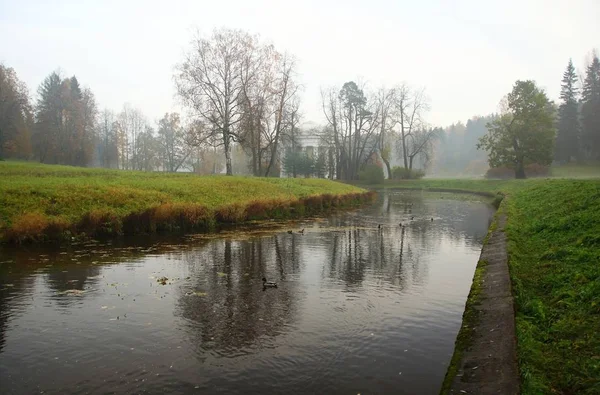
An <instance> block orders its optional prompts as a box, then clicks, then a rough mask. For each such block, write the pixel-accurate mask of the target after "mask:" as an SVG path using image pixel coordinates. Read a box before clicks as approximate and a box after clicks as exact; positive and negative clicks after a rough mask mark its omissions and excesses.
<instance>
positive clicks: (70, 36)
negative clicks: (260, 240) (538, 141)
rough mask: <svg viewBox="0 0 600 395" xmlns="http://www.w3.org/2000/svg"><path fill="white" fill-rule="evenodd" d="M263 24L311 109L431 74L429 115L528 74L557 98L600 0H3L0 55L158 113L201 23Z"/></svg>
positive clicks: (314, 114) (117, 104)
mask: <svg viewBox="0 0 600 395" xmlns="http://www.w3.org/2000/svg"><path fill="white" fill-rule="evenodd" d="M215 27H229V28H238V29H242V30H245V31H248V32H249V33H253V34H259V35H260V36H261V38H262V39H264V40H266V41H269V42H272V43H273V44H274V45H275V46H276V48H277V49H279V50H280V51H282V52H283V51H289V52H290V53H292V54H293V55H295V56H296V57H297V59H298V61H299V62H298V72H299V75H300V81H301V83H302V84H303V85H304V91H303V93H302V112H303V113H304V121H313V122H316V123H322V122H323V117H322V113H321V109H320V93H319V92H320V87H322V86H324V87H325V86H330V85H337V86H341V85H342V84H343V83H344V82H346V81H349V80H358V79H361V80H364V81H367V82H368V83H369V86H371V87H372V88H374V89H375V88H377V87H379V86H381V85H385V86H388V87H389V86H392V85H394V84H397V83H401V82H403V81H405V82H407V83H409V84H411V85H414V86H418V87H425V89H426V91H427V93H428V95H429V97H430V100H431V102H430V103H431V111H430V112H429V114H428V116H427V121H428V122H429V123H431V124H433V125H440V126H445V125H448V124H450V123H453V122H456V121H459V120H461V121H463V122H464V121H466V120H467V119H468V118H470V117H471V116H473V115H484V114H488V113H490V112H494V111H496V110H497V108H498V102H499V101H500V99H501V98H502V96H503V95H504V94H506V93H508V92H509V91H510V89H511V87H512V84H513V83H514V81H515V80H517V79H534V80H536V82H537V83H538V84H539V85H540V86H541V87H543V88H544V89H546V91H547V92H548V94H549V96H550V98H551V99H554V100H556V99H557V98H558V92H559V90H560V79H561V77H562V73H563V71H564V69H565V67H566V65H567V62H568V60H569V58H570V57H572V58H573V61H574V62H575V66H576V68H577V69H579V70H583V68H584V64H583V62H584V61H585V60H586V59H588V58H589V53H590V52H591V50H592V49H593V48H597V49H598V48H600V0H571V1H567V0H561V1H559V0H501V1H491V0H458V1H450V0H448V1H444V0H420V1H417V0H413V1H399V0H398V1H391V0H369V1H364V0H363V1H356V0H342V1H327V0H320V1H314V0H298V1H293V2H288V1H283V0H220V1H219V0H213V1H198V0H196V1H179V0H169V1H154V0H152V1H151V0H131V1H128V0H121V1H113V0H95V1H91V0H70V1H51V0H0V62H2V63H4V64H5V65H6V66H9V67H13V68H14V69H15V70H16V72H17V74H18V76H19V78H20V79H21V80H23V81H25V82H26V83H27V85H28V87H29V90H30V93H31V96H32V98H36V97H37V94H36V90H37V87H38V85H39V84H40V83H41V82H42V80H43V79H44V78H45V77H46V76H47V75H48V74H49V73H50V72H52V71H53V70H57V69H60V70H61V72H62V74H63V76H71V75H73V74H75V75H76V76H77V78H78V79H79V81H80V83H81V84H82V85H84V86H88V87H90V88H91V89H92V91H93V92H94V94H95V95H96V100H97V102H98V105H99V108H100V109H103V108H105V107H106V108H109V109H112V110H115V111H119V110H120V109H121V108H122V106H123V104H124V103H126V102H127V103H130V104H131V105H133V106H134V107H137V108H139V109H141V110H142V111H143V112H144V113H145V114H146V116H147V117H148V119H149V120H150V121H151V122H153V121H155V120H157V119H158V118H160V117H161V116H162V115H163V114H164V113H165V112H167V111H174V110H175V111H177V110H180V108H179V106H178V104H177V100H176V98H175V97H174V94H175V89H174V84H173V70H174V66H175V64H176V63H178V62H180V61H181V60H182V54H183V53H184V51H185V50H186V48H187V47H188V44H189V42H190V40H191V39H192V37H193V35H194V32H195V30H196V29H199V30H200V31H201V32H202V33H205V34H207V35H208V34H210V32H211V31H212V30H213V29H214V28H215Z"/></svg>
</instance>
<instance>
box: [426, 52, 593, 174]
mask: <svg viewBox="0 0 600 395" xmlns="http://www.w3.org/2000/svg"><path fill="white" fill-rule="evenodd" d="M552 106H553V108H554V114H555V124H556V129H557V134H556V139H555V144H554V160H555V162H556V163H560V164H564V163H568V162H574V161H578V162H596V161H599V160H600V61H599V59H598V55H597V54H596V53H593V55H592V59H591V61H590V62H589V64H588V65H587V66H586V69H585V73H584V75H583V76H578V75H577V73H576V72H575V67H574V66H573V62H572V61H571V60H569V63H568V66H567V69H566V71H565V73H564V74H563V79H562V83H561V93H560V102H559V103H558V104H556V103H552ZM499 115H500V114H489V115H486V116H476V117H473V118H471V119H469V120H468V121H467V123H466V124H463V123H462V122H458V123H455V124H452V125H450V126H447V127H445V128H444V134H443V136H442V138H440V139H439V140H438V142H437V144H436V146H435V150H434V160H433V161H432V165H431V170H430V172H431V173H433V174H436V175H442V176H443V175H465V176H470V175H482V174H484V173H485V172H486V170H487V169H488V162H487V154H486V152H485V151H480V150H477V148H476V145H477V142H478V140H479V138H480V137H482V136H483V135H485V134H486V133H487V131H488V124H489V123H491V122H492V121H494V120H495V119H496V118H497V117H498V116H499Z"/></svg>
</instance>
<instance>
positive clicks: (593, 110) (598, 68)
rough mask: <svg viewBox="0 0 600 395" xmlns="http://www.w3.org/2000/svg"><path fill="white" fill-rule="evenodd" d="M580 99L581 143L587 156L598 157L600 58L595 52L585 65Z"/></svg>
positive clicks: (599, 142) (599, 140) (599, 147)
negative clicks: (589, 61)
mask: <svg viewBox="0 0 600 395" xmlns="http://www.w3.org/2000/svg"><path fill="white" fill-rule="evenodd" d="M581 99H582V100H581V101H582V105H581V123H582V126H583V133H582V137H583V144H582V145H583V146H584V147H585V151H586V154H587V156H588V157H590V158H592V159H600V60H599V59H598V55H597V54H594V57H593V59H592V62H591V63H590V64H589V66H588V67H587V70H586V75H585V80H584V82H583V92H582V98H581Z"/></svg>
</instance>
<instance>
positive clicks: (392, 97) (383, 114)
mask: <svg viewBox="0 0 600 395" xmlns="http://www.w3.org/2000/svg"><path fill="white" fill-rule="evenodd" d="M377 100H378V106H379V108H380V112H379V117H380V120H379V155H380V156H381V159H382V160H383V163H385V167H386V169H387V174H388V178H390V179H391V178H392V167H391V165H390V160H391V154H392V141H393V140H394V137H395V132H394V126H395V124H396V123H395V122H394V119H393V118H394V104H395V102H396V89H385V88H381V89H380V90H379V92H378V93H377Z"/></svg>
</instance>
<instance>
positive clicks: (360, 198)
mask: <svg viewBox="0 0 600 395" xmlns="http://www.w3.org/2000/svg"><path fill="white" fill-rule="evenodd" d="M376 196H377V193H376V192H374V191H364V192H354V193H345V194H329V193H323V194H319V195H311V196H307V197H304V198H298V199H287V200H282V199H272V200H254V201H249V202H248V203H246V204H241V203H232V204H226V205H223V206H220V207H217V208H215V209H210V208H208V207H206V206H205V205H203V204H200V203H164V204H160V205H157V206H153V207H150V208H148V209H145V210H141V211H138V212H130V213H127V214H125V215H122V216H118V215H116V214H115V213H114V212H111V211H107V210H91V211H90V212H88V213H86V214H84V215H83V217H82V218H81V219H80V220H79V221H77V222H72V223H69V222H66V221H64V220H61V219H53V218H48V217H46V216H44V215H42V214H39V213H26V214H24V215H22V216H21V217H20V218H19V219H18V220H17V221H15V222H14V223H13V224H12V226H11V227H9V228H8V229H7V230H6V231H5V232H4V234H3V235H2V237H1V238H0V242H1V243H4V244H17V245H18V244H23V243H44V242H55V243H61V242H71V241H74V240H78V241H80V240H82V239H89V238H93V237H104V238H106V237H115V236H133V235H147V234H162V233H180V232H195V233H212V232H214V231H216V230H217V228H218V227H219V226H227V225H242V224H248V223H250V222H253V221H264V220H267V219H279V220H291V219H299V218H306V217H310V216H314V215H322V214H327V213H331V212H335V211H337V210H344V209H352V208H356V207H361V206H363V205H365V204H368V203H371V202H372V201H373V200H374V199H375V198H376Z"/></svg>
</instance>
